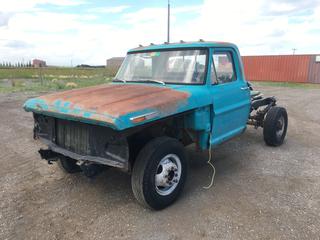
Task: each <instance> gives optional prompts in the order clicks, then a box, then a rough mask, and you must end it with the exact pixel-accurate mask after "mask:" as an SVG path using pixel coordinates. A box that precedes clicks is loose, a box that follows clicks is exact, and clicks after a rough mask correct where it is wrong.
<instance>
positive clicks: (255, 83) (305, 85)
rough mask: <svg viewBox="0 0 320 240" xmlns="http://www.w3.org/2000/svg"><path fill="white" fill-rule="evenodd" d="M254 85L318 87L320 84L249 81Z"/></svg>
mask: <svg viewBox="0 0 320 240" xmlns="http://www.w3.org/2000/svg"><path fill="white" fill-rule="evenodd" d="M250 82H251V83H252V84H253V85H256V86H271V87H288V88H308V89H312V88H320V84H315V83H292V82H268V81H265V82H262V81H250Z"/></svg>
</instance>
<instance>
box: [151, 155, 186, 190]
mask: <svg viewBox="0 0 320 240" xmlns="http://www.w3.org/2000/svg"><path fill="white" fill-rule="evenodd" d="M180 178H181V161H180V158H179V157H178V156H177V155H176V154H168V155H166V156H165V157H163V158H162V159H161V160H160V162H159V164H158V166H157V171H156V175H155V188H156V191H157V193H158V194H160V195H162V196H167V195H169V194H171V193H172V192H173V191H174V190H175V189H176V187H177V186H178V184H179V181H180Z"/></svg>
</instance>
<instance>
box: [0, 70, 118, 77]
mask: <svg viewBox="0 0 320 240" xmlns="http://www.w3.org/2000/svg"><path fill="white" fill-rule="evenodd" d="M115 73H116V69H108V68H68V67H46V68H0V79H7V78H9V79H11V78H26V79H36V78H39V76H41V75H42V76H43V77H44V78H49V79H50V78H93V77H112V76H114V75H115Z"/></svg>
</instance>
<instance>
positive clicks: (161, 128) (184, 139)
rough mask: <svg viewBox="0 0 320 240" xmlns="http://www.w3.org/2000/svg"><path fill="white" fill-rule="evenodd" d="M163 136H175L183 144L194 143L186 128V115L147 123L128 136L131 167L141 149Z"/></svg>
mask: <svg viewBox="0 0 320 240" xmlns="http://www.w3.org/2000/svg"><path fill="white" fill-rule="evenodd" d="M162 136H168V137H171V138H175V139H177V140H178V141H180V142H181V143H182V144H183V145H188V144H191V143H192V139H191V138H190V136H189V135H188V133H187V132H186V130H185V128H184V115H178V116H173V117H170V118H167V119H165V120H161V121H157V122H155V123H152V124H150V125H147V126H145V127H143V128H142V129H139V130H138V131H137V132H135V133H133V134H131V135H129V136H128V138H127V139H128V144H129V166H130V167H129V169H132V166H133V165H134V162H135V159H136V157H137V155H138V153H139V152H140V150H141V149H142V148H143V147H144V146H145V145H146V144H147V143H148V142H149V141H151V140H152V139H154V138H157V137H162Z"/></svg>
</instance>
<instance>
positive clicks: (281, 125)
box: [276, 116, 285, 138]
mask: <svg viewBox="0 0 320 240" xmlns="http://www.w3.org/2000/svg"><path fill="white" fill-rule="evenodd" d="M284 125H285V124H284V117H283V116H281V117H280V118H279V119H278V121H277V125H276V129H277V130H276V134H277V137H278V138H281V137H282V135H283V132H284Z"/></svg>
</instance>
